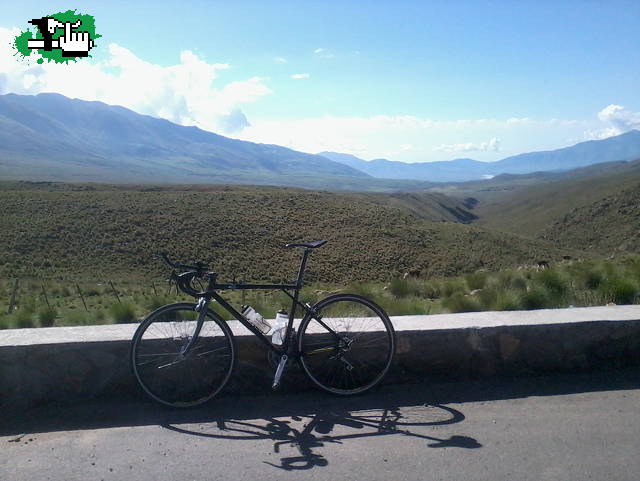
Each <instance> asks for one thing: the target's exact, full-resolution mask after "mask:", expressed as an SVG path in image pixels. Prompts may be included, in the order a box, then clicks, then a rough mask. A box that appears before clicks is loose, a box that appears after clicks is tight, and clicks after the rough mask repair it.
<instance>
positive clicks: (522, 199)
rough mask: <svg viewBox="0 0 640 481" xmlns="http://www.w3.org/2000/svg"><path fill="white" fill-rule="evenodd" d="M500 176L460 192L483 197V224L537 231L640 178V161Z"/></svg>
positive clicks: (478, 210)
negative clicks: (524, 174)
mask: <svg viewBox="0 0 640 481" xmlns="http://www.w3.org/2000/svg"><path fill="white" fill-rule="evenodd" d="M500 177H501V178H500V179H498V178H496V179H493V181H492V182H487V183H485V184H479V183H477V184H476V185H475V186H466V187H465V189H466V190H464V191H461V192H458V193H457V195H471V196H474V197H476V198H478V199H479V200H480V203H479V204H478V206H477V208H476V209H474V211H473V212H474V213H475V214H476V215H478V216H479V217H480V220H479V221H478V224H479V225H482V226H484V227H488V228H491V229H499V230H502V231H505V232H514V233H519V234H522V235H526V236H531V237H535V236H537V235H538V234H539V233H541V232H542V231H543V230H545V229H547V228H548V227H549V226H550V225H551V224H553V223H554V222H556V221H558V220H560V219H562V218H563V217H564V216H565V215H567V214H569V213H570V212H571V211H572V210H574V209H577V208H580V207H585V206H588V205H590V204H592V203H594V202H597V201H599V200H601V199H603V198H605V197H607V196H609V195H612V194H614V193H616V192H619V191H620V190H622V189H625V188H628V187H630V186H632V185H634V184H635V183H636V182H638V181H640V161H634V162H616V163H611V164H606V165H605V164H603V165H596V166H591V167H586V168H583V169H576V170H574V171H570V172H565V173H559V174H552V173H542V174H538V175H537V176H536V175H534V174H530V175H529V176H523V177H521V176H510V177H509V176H500ZM459 188H460V187H459ZM474 189H475V190H474ZM450 193H452V194H455V193H456V192H452V191H450Z"/></svg>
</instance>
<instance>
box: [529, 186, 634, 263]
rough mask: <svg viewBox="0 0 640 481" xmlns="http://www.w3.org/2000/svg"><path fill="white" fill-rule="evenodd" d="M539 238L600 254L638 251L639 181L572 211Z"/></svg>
mask: <svg viewBox="0 0 640 481" xmlns="http://www.w3.org/2000/svg"><path fill="white" fill-rule="evenodd" d="M540 237H541V238H543V239H547V240H550V241H553V242H554V243H556V244H557V245H562V246H571V247H575V248H578V249H588V250H590V251H596V252H599V253H601V254H605V255H610V254H619V253H626V252H631V253H640V182H638V183H636V184H635V185H634V186H633V187H631V188H628V189H625V190H624V191H622V192H619V193H616V194H614V195H610V196H607V197H605V198H604V199H601V200H599V201H597V202H594V203H592V204H590V205H587V206H583V207H579V208H577V209H574V210H572V211H571V212H569V213H568V214H567V215H565V216H564V217H563V218H562V219H559V220H557V221H556V222H554V223H553V224H552V225H550V226H549V227H548V228H546V229H545V230H544V231H543V232H542V233H541V234H540Z"/></svg>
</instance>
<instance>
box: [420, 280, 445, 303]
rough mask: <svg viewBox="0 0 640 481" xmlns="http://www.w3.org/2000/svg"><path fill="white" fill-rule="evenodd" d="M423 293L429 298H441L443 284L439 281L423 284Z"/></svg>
mask: <svg viewBox="0 0 640 481" xmlns="http://www.w3.org/2000/svg"><path fill="white" fill-rule="evenodd" d="M422 294H423V295H424V296H425V297H426V298H427V299H439V298H440V296H441V295H442V290H441V286H440V284H439V283H438V282H428V283H426V284H425V285H424V286H423V289H422Z"/></svg>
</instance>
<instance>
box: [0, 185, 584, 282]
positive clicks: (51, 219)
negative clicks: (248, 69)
mask: <svg viewBox="0 0 640 481" xmlns="http://www.w3.org/2000/svg"><path fill="white" fill-rule="evenodd" d="M1 187H2V188H1V190H0V202H1V203H2V206H3V215H2V216H1V218H0V259H2V262H1V267H0V275H1V276H3V277H16V276H21V275H25V276H34V275H43V276H53V275H65V276H79V277H84V278H92V279H95V280H99V279H101V278H105V276H106V275H110V276H113V275H120V276H127V277H130V276H133V275H140V276H143V275H145V276H146V275H153V276H160V275H163V274H165V273H166V268H165V267H164V266H163V265H162V264H161V263H160V262H158V261H157V260H155V259H153V258H152V253H154V252H157V251H160V250H162V251H166V252H168V253H170V254H172V255H173V256H174V257H175V258H177V259H180V260H182V261H195V260H203V261H207V262H209V263H210V264H211V265H212V266H213V267H214V269H215V270H216V271H217V272H219V273H220V274H221V275H222V277H223V278H227V279H230V278H232V277H233V276H236V277H237V279H238V280H247V281H248V280H265V281H268V280H274V281H275V280H281V279H286V278H289V279H290V278H292V277H293V276H294V274H295V269H296V266H297V262H298V253H297V252H293V251H289V250H284V249H282V248H281V246H282V245H283V244H284V243H286V242H291V241H301V240H311V239H327V240H329V244H328V245H327V246H325V247H323V248H322V249H320V250H319V251H318V252H317V253H315V254H314V255H313V256H312V259H311V261H310V264H309V271H308V272H309V275H310V279H311V280H322V281H326V282H334V283H340V284H345V283H348V282H350V281H353V280H387V279H390V278H392V277H395V276H397V275H400V274H402V273H404V272H407V271H415V272H420V273H422V274H423V275H425V276H434V275H438V276H444V275H456V274H460V273H464V272H469V271H474V270H476V269H478V268H488V269H500V268H504V267H509V266H515V265H518V264H521V263H532V262H535V261H537V260H540V259H547V260H550V261H553V260H557V259H560V258H561V256H562V255H565V254H568V253H571V252H569V251H567V250H566V249H559V248H557V247H555V246H552V245H550V244H549V243H547V242H544V241H537V240H530V239H524V238H521V237H518V236H515V235H512V234H506V233H495V232H491V231H487V230H484V229H482V228H477V227H472V226H468V225H462V224H458V223H452V222H429V221H426V220H423V219H420V218H418V217H417V216H416V215H414V214H413V213H411V212H409V211H407V210H406V209H405V208H403V207H394V206H392V205H383V204H384V202H381V200H380V198H378V199H376V200H372V199H368V198H367V196H366V195H363V194H335V193H329V192H319V191H304V190H298V189H291V188H263V187H252V188H249V187H228V186H209V187H205V186H192V187H177V186H173V187H169V188H166V187H158V186H156V187H154V186H144V187H130V186H129V187H127V186H99V185H63V184H33V183H4V184H2V185H1ZM443 199H444V197H441V198H440V200H443ZM388 201H389V202H388V203H390V204H392V203H393V202H394V199H388ZM452 205H454V206H455V204H452ZM440 207H441V206H440ZM440 207H438V208H440ZM433 208H434V209H435V208H436V206H434V207H433ZM426 210H427V208H426V207H425V208H424V209H423V211H424V212H426ZM445 210H446V209H445ZM434 220H438V221H442V220H443V219H442V218H437V219H434Z"/></svg>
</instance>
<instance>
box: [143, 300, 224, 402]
mask: <svg viewBox="0 0 640 481" xmlns="http://www.w3.org/2000/svg"><path fill="white" fill-rule="evenodd" d="M195 306H196V305H195V304H193V303H179V304H170V305H167V306H164V307H161V308H160V309H158V310H156V311H154V312H153V313H151V314H150V315H149V317H147V318H146V319H145V320H144V321H142V323H141V324H140V326H139V327H138V330H137V331H136V333H135V335H134V336H133V343H132V345H131V366H132V368H133V372H134V374H135V376H136V378H137V379H138V382H139V383H140V386H141V387H142V389H143V390H144V391H145V393H147V394H148V395H149V396H150V397H151V398H153V399H154V400H156V401H158V402H160V403H162V404H166V405H168V406H174V407H189V406H196V405H198V404H202V403H204V402H207V401H208V400H209V399H211V398H212V397H213V396H215V395H216V394H218V392H220V390H221V389H222V388H223V387H224V386H225V384H226V383H227V381H228V380H229V377H230V376H231V373H232V371H233V367H234V365H235V357H236V354H235V353H236V349H235V341H234V337H233V334H232V332H231V330H230V329H229V326H228V325H227V323H226V322H224V321H223V320H221V319H220V318H219V317H218V316H217V315H216V314H215V313H214V312H212V311H210V310H207V313H206V317H205V321H204V323H203V325H202V329H201V331H200V334H199V335H198V338H197V340H196V342H195V344H194V345H193V347H192V348H191V350H190V351H189V352H188V353H186V354H185V355H182V354H181V350H182V348H183V347H185V346H186V345H187V344H188V343H189V341H190V340H191V338H192V337H193V335H194V333H195V330H196V326H197V324H198V323H197V318H198V313H197V312H196V311H195Z"/></svg>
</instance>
